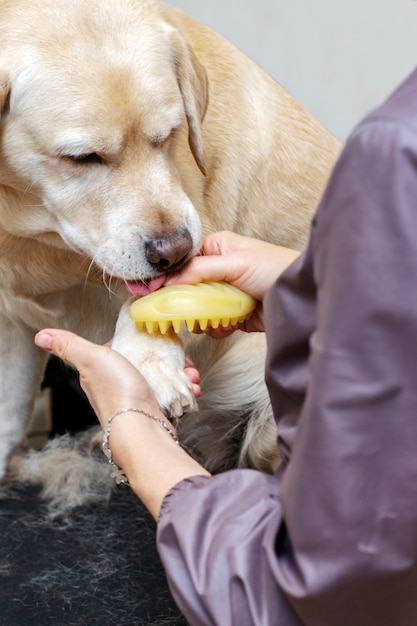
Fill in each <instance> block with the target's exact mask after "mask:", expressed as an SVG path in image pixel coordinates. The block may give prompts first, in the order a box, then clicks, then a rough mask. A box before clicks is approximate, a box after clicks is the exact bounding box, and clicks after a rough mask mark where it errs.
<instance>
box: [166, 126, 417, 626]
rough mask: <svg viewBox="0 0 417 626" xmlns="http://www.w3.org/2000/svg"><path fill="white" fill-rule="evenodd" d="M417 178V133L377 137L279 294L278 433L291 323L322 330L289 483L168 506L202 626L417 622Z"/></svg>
mask: <svg viewBox="0 0 417 626" xmlns="http://www.w3.org/2000/svg"><path fill="white" fill-rule="evenodd" d="M416 168H417V135H416V132H415V130H414V129H413V128H410V127H409V126H407V125H404V124H401V123H400V122H398V121H397V120H395V119H388V120H385V119H382V118H378V117H374V118H371V119H370V120H368V122H367V123H366V124H364V125H362V126H361V127H360V128H359V129H358V130H357V132H356V133H355V134H354V136H353V137H352V138H351V140H350V141H349V142H348V144H347V146H346V147H345V149H344V151H343V153H342V156H341V158H340V159H339V162H338V164H337V166H336V169H335V171H334V173H333V175H332V178H331V181H330V184H329V186H328V188H327V190H326V193H325V195H324V197H323V200H322V203H321V206H320V207H319V211H318V213H317V216H316V219H315V221H314V226H313V231H312V237H311V240H310V244H309V248H308V250H307V252H306V254H305V255H304V257H303V259H301V261H300V262H299V263H297V264H296V265H295V266H294V267H293V268H290V269H289V270H288V272H287V273H286V274H285V276H284V277H283V278H282V280H281V281H278V283H277V285H276V286H275V287H274V288H273V289H272V290H271V291H270V293H269V294H268V297H267V299H266V302H265V307H266V311H265V313H266V319H267V335H268V345H269V350H268V362H267V381H268V385H269V388H270V390H271V398H272V402H273V408H274V412H275V416H276V419H277V421H278V426H279V422H280V420H281V419H282V417H283V416H282V410H283V409H282V408H281V407H280V404H279V401H280V398H283V399H284V402H283V406H284V407H285V406H286V404H288V402H287V401H288V397H290V396H291V392H292V390H291V388H290V387H291V384H292V382H291V380H292V378H293V377H292V376H286V377H285V376H284V377H283V376H282V371H281V369H280V367H281V360H280V358H279V356H280V354H281V355H282V356H283V361H284V362H285V359H287V360H288V358H289V357H288V354H286V350H285V341H286V338H285V337H284V336H283V335H282V333H284V331H285V324H283V323H282V319H283V318H282V316H284V317H286V319H288V333H289V334H288V336H291V333H294V329H295V328H304V329H307V328H309V327H310V322H311V317H312V316H313V317H314V325H313V329H314V330H313V331H312V332H310V333H309V336H308V346H309V351H308V356H307V359H306V362H305V363H304V366H303V367H304V370H303V372H304V373H303V374H302V377H301V378H302V379H305V381H306V387H305V390H304V393H302V394H298V399H299V400H300V398H301V399H302V403H301V406H300V407H299V409H300V410H299V412H298V415H297V417H296V418H295V417H294V416H293V417H292V421H291V424H292V431H291V432H292V435H291V440H288V442H289V443H288V445H287V454H286V458H287V461H286V465H285V468H282V470H281V474H277V475H276V476H268V475H265V474H262V473H260V472H256V471H252V470H234V471H230V472H226V473H224V474H220V475H218V476H214V477H194V478H190V479H188V480H185V481H182V482H181V483H179V484H178V485H177V486H176V487H175V488H174V489H173V490H171V492H170V493H169V494H168V496H167V497H166V499H165V501H164V503H163V507H162V510H161V516H160V520H159V523H158V534H157V544H158V549H159V553H160V556H161V558H162V561H163V563H164V566H165V569H166V572H167V577H168V581H169V584H170V587H171V590H172V592H173V595H174V598H175V600H176V601H177V603H178V605H179V607H180V608H181V610H182V611H183V613H184V615H185V616H186V618H187V619H188V621H189V622H190V624H192V626H200V625H203V624H204V625H208V624H213V625H218V626H231V625H236V626H249V625H254V626H255V625H256V626H272V625H273V626H284V625H285V626H298V625H300V624H305V625H311V626H392V625H393V624H395V625H397V624H398V625H400V624H401V626H415V625H416V624H417V600H416V592H417V565H416V563H417V367H416V365H415V358H416V354H417V174H416ZM300 289H301V290H304V293H302V294H301V297H300ZM307 292H308V293H307ZM306 294H307V295H308V297H306ZM306 303H307V304H308V306H307V304H306ZM312 303H314V304H312ZM281 314H282V315H281ZM303 315H305V316H307V317H308V318H309V321H308V322H306V323H305V324H302V323H298V322H297V323H294V324H293V327H291V322H292V320H297V318H302V317H303ZM278 330H279V336H278V335H277V332H278ZM295 343H296V342H295ZM284 353H285V354H284ZM288 372H289V370H288V368H287V370H286V373H287V374H288ZM284 417H285V416H284Z"/></svg>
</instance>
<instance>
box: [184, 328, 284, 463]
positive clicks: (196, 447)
mask: <svg viewBox="0 0 417 626" xmlns="http://www.w3.org/2000/svg"><path fill="white" fill-rule="evenodd" d="M185 350H186V352H187V354H190V356H191V357H192V358H193V360H194V363H195V364H196V367H197V368H198V370H199V372H200V375H201V398H200V399H199V411H198V413H193V412H188V413H186V414H185V415H184V417H183V418H182V419H181V420H180V421H179V424H178V427H177V428H178V435H179V438H180V441H181V442H182V443H183V445H184V447H185V448H186V449H187V450H189V451H190V453H191V454H192V455H193V456H194V457H195V458H197V459H198V460H199V461H200V463H201V464H202V465H204V466H205V467H206V468H207V469H208V470H209V471H210V472H213V473H217V472H220V471H225V470H229V469H232V468H234V467H251V468H255V469H258V470H261V471H265V472H273V471H275V469H276V467H277V466H278V464H279V462H280V457H279V451H278V446H277V428H276V424H275V421H274V418H273V414H272V408H271V403H270V399H269V395H268V391H267V388H266V385H265V381H264V369H265V357H266V341H265V335H264V333H242V332H240V331H237V332H235V333H233V335H231V336H229V337H228V338H226V339H222V340H218V339H217V340H216V339H212V338H210V337H208V336H205V335H192V334H188V335H187V337H186V340H185Z"/></svg>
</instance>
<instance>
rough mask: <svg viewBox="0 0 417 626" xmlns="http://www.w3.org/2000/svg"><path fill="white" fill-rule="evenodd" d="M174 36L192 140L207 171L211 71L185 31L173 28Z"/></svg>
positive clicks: (172, 36) (204, 171) (197, 160)
mask: <svg viewBox="0 0 417 626" xmlns="http://www.w3.org/2000/svg"><path fill="white" fill-rule="evenodd" d="M171 38H172V42H173V45H174V60H175V70H176V74H177V80H178V85H179V88H180V91H181V95H182V99H183V102H184V109H185V115H186V117H187V122H188V141H189V144H190V148H191V152H192V153H193V156H194V158H195V160H196V163H197V165H198V167H199V168H200V170H201V171H202V173H203V174H205V173H206V170H205V165H204V147H203V139H202V134H201V123H202V121H203V119H204V115H205V112H206V109H207V105H208V79H207V74H206V71H205V69H204V67H203V66H202V65H201V63H200V62H199V60H198V59H197V57H196V55H195V54H194V52H193V50H192V49H191V48H190V46H189V45H188V43H187V41H186V40H185V38H184V37H183V35H182V34H181V32H180V31H179V30H176V29H175V30H173V31H172V32H171Z"/></svg>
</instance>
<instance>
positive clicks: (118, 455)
mask: <svg viewBox="0 0 417 626" xmlns="http://www.w3.org/2000/svg"><path fill="white" fill-rule="evenodd" d="M35 343H36V345H37V346H39V347H40V348H42V349H43V350H46V351H47V352H50V353H53V354H55V355H56V356H58V357H59V358H61V359H64V360H65V361H68V362H69V363H71V364H72V365H73V366H74V367H76V368H77V370H78V372H79V375H80V383H81V386H82V388H83V389H84V391H85V393H86V394H87V397H88V399H89V401H90V403H91V405H92V407H93V409H94V411H95V412H96V415H97V417H98V419H99V421H100V424H101V426H102V427H103V429H104V428H105V427H106V425H107V422H108V420H109V417H110V416H111V415H114V414H115V413H120V410H121V409H126V408H137V409H139V408H140V409H141V410H142V411H146V412H147V413H148V414H149V416H152V417H153V418H155V419H146V418H145V419H137V413H136V412H132V411H126V412H125V415H124V416H123V419H116V420H115V423H114V424H113V425H112V429H111V451H112V458H113V460H114V462H115V463H117V465H119V466H120V467H121V468H122V469H123V472H124V473H125V474H126V476H127V478H128V480H129V484H130V486H131V488H132V489H133V491H134V492H135V493H136V494H137V495H138V497H139V498H140V499H141V500H142V501H143V503H144V504H145V506H146V507H147V508H148V509H149V511H150V512H151V514H152V515H153V517H154V519H155V520H157V519H158V517H159V512H160V509H161V505H162V502H163V500H164V498H165V496H166V494H167V493H168V492H169V491H170V489H172V487H173V486H174V485H175V484H177V483H178V482H180V481H181V480H184V479H185V478H189V477H190V476H197V475H205V476H208V475H209V474H208V472H207V471H206V470H205V469H204V468H203V467H202V466H201V465H199V463H197V462H196V461H195V460H194V459H193V458H191V457H190V456H189V455H188V454H187V453H186V452H185V450H184V449H183V448H182V447H181V446H179V445H176V443H175V442H174V441H173V439H172V437H169V436H167V433H166V429H165V427H164V428H161V425H160V424H161V420H163V422H164V423H165V426H168V427H169V426H170V425H169V420H167V418H166V417H165V416H164V415H163V414H162V412H161V410H160V408H159V406H158V404H157V402H156V400H155V397H154V395H153V393H152V390H151V388H150V387H149V386H148V384H147V382H146V381H145V379H144V378H143V376H142V375H141V374H140V373H139V372H138V370H137V369H136V368H135V367H134V366H133V365H132V364H131V363H130V362H129V361H128V360H127V359H125V358H124V357H123V356H122V355H121V354H119V353H118V352H116V351H114V350H112V349H111V348H110V347H109V346H98V345H96V344H94V343H91V342H89V341H86V340H85V339H82V338H81V337H79V336H77V335H74V334H73V333H70V332H67V331H63V330H56V329H46V330H41V331H40V332H39V333H38V334H37V335H36V337H35ZM186 366H187V367H186V369H187V370H188V371H189V375H190V376H191V380H194V381H195V382H194V385H195V386H197V387H198V373H197V371H196V370H195V368H194V366H193V364H192V362H191V361H190V360H189V359H187V360H186ZM145 415H146V413H145Z"/></svg>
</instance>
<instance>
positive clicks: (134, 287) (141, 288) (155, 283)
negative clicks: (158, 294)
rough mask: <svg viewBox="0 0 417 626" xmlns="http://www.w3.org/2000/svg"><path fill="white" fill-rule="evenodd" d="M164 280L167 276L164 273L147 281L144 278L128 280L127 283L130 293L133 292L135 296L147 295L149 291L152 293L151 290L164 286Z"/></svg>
mask: <svg viewBox="0 0 417 626" xmlns="http://www.w3.org/2000/svg"><path fill="white" fill-rule="evenodd" d="M164 280H165V276H164V275H162V276H158V277H157V278H152V279H151V280H149V281H146V282H143V281H142V280H128V281H127V282H126V284H127V288H128V289H129V291H130V293H133V294H134V295H135V296H146V295H147V294H148V293H151V291H156V290H157V289H159V288H160V287H162V285H163V284H164Z"/></svg>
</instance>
